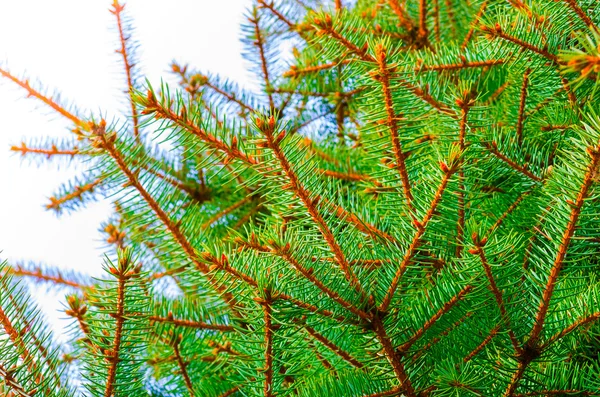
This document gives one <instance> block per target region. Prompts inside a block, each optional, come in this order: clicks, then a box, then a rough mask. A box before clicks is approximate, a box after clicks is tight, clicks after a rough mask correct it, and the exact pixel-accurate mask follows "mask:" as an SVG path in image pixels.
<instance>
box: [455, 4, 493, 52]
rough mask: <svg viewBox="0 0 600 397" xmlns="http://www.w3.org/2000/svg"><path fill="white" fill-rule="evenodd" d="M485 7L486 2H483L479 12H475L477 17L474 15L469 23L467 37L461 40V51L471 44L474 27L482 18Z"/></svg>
mask: <svg viewBox="0 0 600 397" xmlns="http://www.w3.org/2000/svg"><path fill="white" fill-rule="evenodd" d="M487 5H488V2H487V0H485V1H484V2H483V3H481V7H479V11H477V15H475V18H474V19H473V21H472V22H471V27H470V28H469V31H468V32H467V35H466V36H465V39H464V40H463V42H462V45H461V46H460V49H461V50H463V51H464V50H465V49H466V48H467V46H468V45H469V43H470V42H471V39H472V38H473V33H474V32H475V27H476V26H477V25H478V24H479V20H480V19H481V17H482V16H483V13H484V12H485V10H486V8H487Z"/></svg>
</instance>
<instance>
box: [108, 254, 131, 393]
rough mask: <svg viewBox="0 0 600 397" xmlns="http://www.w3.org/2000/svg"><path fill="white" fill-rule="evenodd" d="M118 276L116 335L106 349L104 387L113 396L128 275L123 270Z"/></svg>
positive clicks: (115, 315)
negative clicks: (106, 364)
mask: <svg viewBox="0 0 600 397" xmlns="http://www.w3.org/2000/svg"><path fill="white" fill-rule="evenodd" d="M120 268H121V269H126V268H127V266H122V267H121V266H120ZM115 273H117V274H115V276H116V277H117V311H116V313H114V316H113V317H114V318H115V320H116V323H115V336H114V338H113V343H112V348H111V349H110V350H109V349H107V350H105V351H104V354H105V358H106V360H107V361H108V362H109V363H110V365H109V367H108V372H107V375H106V388H105V389H104V397H112V395H113V391H114V388H115V379H116V376H117V366H118V364H119V361H120V358H119V354H120V352H121V340H122V336H123V324H124V323H125V284H126V281H127V280H126V275H125V274H123V272H115Z"/></svg>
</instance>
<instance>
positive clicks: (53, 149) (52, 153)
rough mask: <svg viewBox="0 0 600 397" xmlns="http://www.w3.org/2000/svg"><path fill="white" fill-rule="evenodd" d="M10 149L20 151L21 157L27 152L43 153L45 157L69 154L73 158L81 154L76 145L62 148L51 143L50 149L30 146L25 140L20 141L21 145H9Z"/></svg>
mask: <svg viewBox="0 0 600 397" xmlns="http://www.w3.org/2000/svg"><path fill="white" fill-rule="evenodd" d="M10 150H12V151H13V152H21V155H22V156H23V157H25V156H26V155H27V154H43V155H45V156H46V158H47V159H50V158H52V157H54V156H71V158H73V157H75V156H76V155H80V154H81V152H80V151H79V149H78V148H77V147H74V148H72V149H67V150H63V149H58V148H57V147H56V145H55V144H52V146H51V148H50V149H44V148H30V147H28V146H27V145H26V144H25V142H21V146H11V147H10Z"/></svg>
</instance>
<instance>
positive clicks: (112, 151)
mask: <svg viewBox="0 0 600 397" xmlns="http://www.w3.org/2000/svg"><path fill="white" fill-rule="evenodd" d="M105 128H106V123H104V122H102V123H100V125H98V126H95V127H94V133H95V134H96V135H97V136H98V138H99V139H100V146H101V147H102V148H103V149H105V150H106V151H107V152H108V154H109V155H110V156H111V157H112V158H113V160H114V161H115V162H116V163H117V166H118V167H119V169H120V170H121V172H122V173H123V174H124V175H125V176H126V177H127V179H128V181H129V183H130V184H131V186H133V187H134V188H135V189H136V190H137V191H138V193H139V194H140V195H141V196H142V198H143V199H144V201H145V202H146V203H147V204H148V206H149V207H150V209H152V211H153V212H154V213H155V214H156V216H157V217H158V219H160V221H161V222H162V223H163V225H165V227H166V228H167V230H168V231H169V233H170V234H171V235H172V236H173V238H174V239H175V241H176V242H177V243H178V244H179V245H180V246H181V248H182V249H183V251H184V252H185V254H186V255H187V256H188V258H189V259H190V260H191V261H192V263H193V264H194V265H195V266H196V268H198V270H200V271H201V272H202V273H203V274H205V275H207V274H208V272H209V269H208V267H207V266H206V265H205V264H204V263H202V262H200V261H199V260H198V257H197V255H196V252H195V250H194V248H193V247H192V245H191V244H190V242H189V241H188V240H187V238H186V237H185V235H184V234H183V232H182V231H181V229H180V228H179V226H178V225H177V224H176V223H175V222H173V220H172V219H171V218H170V217H169V216H168V215H167V214H166V213H165V212H164V211H163V209H162V208H161V207H160V206H159V205H158V203H157V202H156V200H154V198H153V197H152V196H151V195H150V193H148V191H147V190H146V189H145V188H144V186H142V184H141V182H140V181H139V179H138V178H137V176H136V174H135V173H134V172H133V171H132V170H131V168H129V166H128V165H127V163H125V160H124V159H123V157H122V155H121V153H119V151H118V150H117V148H116V147H115V145H114V136H112V135H111V136H107V134H106V131H105ZM209 282H210V283H211V285H212V286H213V288H214V289H215V290H216V291H217V292H219V293H221V295H222V297H223V299H224V300H225V301H226V302H227V303H228V304H229V306H230V307H231V308H232V310H234V311H235V305H236V300H235V299H234V298H233V296H232V295H231V294H230V293H228V292H226V290H227V288H226V287H224V286H223V285H220V284H218V283H217V282H216V281H214V280H213V279H212V277H209Z"/></svg>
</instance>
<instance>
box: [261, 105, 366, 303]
mask: <svg viewBox="0 0 600 397" xmlns="http://www.w3.org/2000/svg"><path fill="white" fill-rule="evenodd" d="M256 124H257V127H258V129H259V130H260V131H261V132H262V133H263V135H264V136H265V137H266V140H267V142H266V144H267V146H268V147H269V149H271V151H272V152H273V155H274V156H275V158H276V159H277V161H278V162H279V165H280V166H281V168H282V170H283V172H284V173H285V175H286V176H287V178H288V181H289V185H290V188H291V190H292V191H293V192H294V194H295V195H296V196H297V197H298V198H299V199H300V200H301V201H302V203H303V204H304V206H305V208H306V210H307V212H308V213H309V215H310V216H311V218H312V219H313V221H314V222H315V224H316V225H317V227H318V228H319V231H320V232H321V235H322V236H323V239H324V240H325V242H326V243H327V245H328V246H329V248H330V249H331V251H332V252H333V255H334V256H335V258H336V261H337V263H338V265H339V266H340V268H341V269H342V271H343V272H344V276H345V277H346V280H348V281H349V282H350V285H352V287H353V288H354V289H355V290H356V292H358V293H359V294H360V295H361V297H363V298H364V297H366V293H365V291H364V290H363V288H362V287H361V285H360V282H359V280H358V278H357V277H356V275H355V274H354V272H353V271H352V269H351V268H350V265H349V264H348V261H347V259H346V256H345V255H344V253H343V251H342V249H341V247H340V246H339V244H338V242H337V241H336V238H335V236H334V235H333V233H332V232H331V229H330V228H329V226H328V225H327V224H326V223H325V220H324V219H323V217H322V215H321V214H320V213H319V211H318V209H317V206H316V202H315V198H312V196H313V195H312V193H311V192H309V191H308V190H307V189H306V188H305V187H304V186H303V185H302V184H301V183H300V180H299V179H298V176H297V175H296V173H295V172H294V170H293V169H292V166H291V164H290V163H289V161H288V159H287V157H286V156H285V154H284V153H283V151H282V150H281V147H280V146H279V142H280V139H282V138H283V137H284V136H285V135H282V134H281V135H279V136H277V137H275V135H274V133H275V119H274V118H273V116H271V117H270V118H269V120H268V121H267V122H266V123H265V122H263V121H262V120H261V119H257V120H256ZM283 134H285V132H283ZM364 300H365V301H366V299H364Z"/></svg>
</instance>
